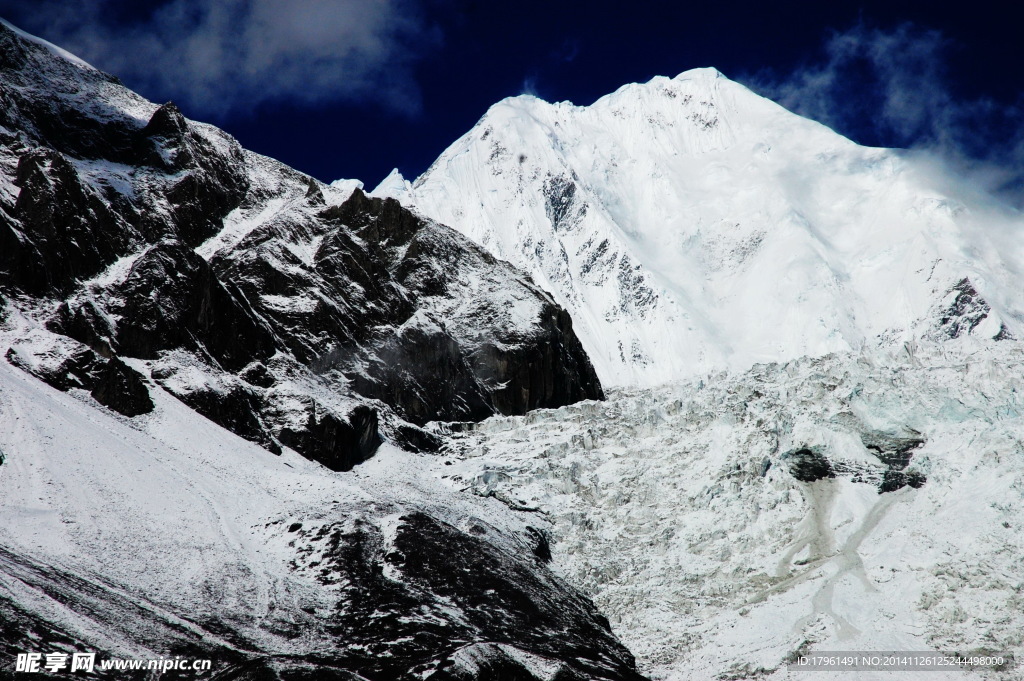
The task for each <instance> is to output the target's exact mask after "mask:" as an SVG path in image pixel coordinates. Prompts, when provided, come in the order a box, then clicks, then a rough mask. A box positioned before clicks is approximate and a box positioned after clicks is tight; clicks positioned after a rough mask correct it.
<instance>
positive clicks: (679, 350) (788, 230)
mask: <svg viewBox="0 0 1024 681" xmlns="http://www.w3.org/2000/svg"><path fill="white" fill-rule="evenodd" d="M925 170H929V169H928V168H926V167H925V166H924V165H923V164H922V162H921V161H920V160H919V159H918V158H917V157H915V156H912V155H908V154H906V153H904V152H899V151H893V150H887V149H874V148H867V147H861V146H859V145H857V144H855V143H853V142H851V141H850V140H848V139H846V138H845V137H843V136H841V135H839V134H837V133H835V132H834V131H832V130H830V129H829V128H827V127H826V126H824V125H821V124H819V123H817V122H814V121H811V120H808V119H805V118H802V117H800V116H797V115H796V114H793V113H792V112H789V111H787V110H786V109H784V108H783V107H781V106H779V105H778V104H775V103H774V102H771V101H769V100H767V99H765V98H763V97H760V96H759V95H757V94H755V93H754V92H752V91H751V90H749V89H748V88H746V87H745V86H743V85H741V84H739V83H736V82H734V81H731V80H729V79H728V78H726V77H725V76H723V75H721V73H719V72H718V71H717V70H715V69H694V70H691V71H685V72H683V73H681V74H680V75H678V76H677V77H675V78H671V79H670V78H665V77H657V78H654V79H652V80H650V81H649V82H647V83H642V84H631V85H626V86H624V87H622V88H620V89H618V90H617V91H615V92H613V93H611V94H609V95H606V96H605V97H602V98H601V99H599V100H597V101H596V102H594V103H593V104H592V105H590V106H575V105H573V104H570V103H567V102H561V103H557V104H550V103H547V102H544V101H543V100H539V99H537V98H535V97H527V96H520V97H514V98H509V99H506V100H503V101H501V102H499V103H497V104H495V105H494V106H492V107H491V108H490V109H489V110H488V111H487V113H486V114H485V115H484V116H483V118H481V120H480V121H479V122H478V123H477V125H476V126H474V127H473V129H472V130H470V131H469V132H468V133H467V134H466V135H464V136H463V137H462V138H460V139H459V140H457V141H456V142H455V143H453V144H452V146H451V147H449V149H448V150H446V151H445V152H444V153H443V154H442V155H441V157H440V158H438V160H437V161H436V162H435V163H434V164H433V165H432V166H431V167H430V168H429V169H428V170H427V172H426V173H424V174H423V175H422V176H421V177H419V178H418V179H417V180H416V181H415V182H413V183H412V185H411V187H410V186H408V184H407V183H405V182H404V180H402V182H401V183H392V182H389V183H387V184H386V185H385V184H382V186H381V187H379V188H378V190H377V191H378V192H380V193H381V194H383V195H390V196H393V197H395V198H398V199H399V200H400V201H402V202H403V203H405V204H407V205H411V206H414V207H415V208H416V209H417V210H418V211H419V212H421V213H423V214H425V215H428V216H430V217H432V218H434V219H436V220H437V221H439V222H442V223H444V224H448V225H452V226H454V227H455V228H456V229H458V230H460V231H462V232H463V233H464V234H466V235H467V236H469V237H470V238H471V239H473V240H475V241H476V242H478V243H480V244H482V245H483V246H484V247H485V248H487V249H488V250H490V251H491V252H492V253H493V254H494V255H496V256H497V257H499V258H503V259H506V260H509V261H511V262H512V263H514V264H516V265H518V266H519V267H522V268H523V269H525V270H527V271H529V272H530V273H531V275H532V276H533V278H534V279H535V281H537V282H538V283H539V284H540V285H541V286H542V287H543V288H545V289H547V290H548V291H550V292H551V293H552V294H553V295H554V296H555V298H556V299H557V300H558V301H559V302H560V303H561V304H562V305H564V306H565V307H567V308H568V309H569V310H570V312H571V313H572V314H573V318H574V323H575V325H576V327H577V328H578V329H579V330H580V332H581V337H582V339H583V341H584V344H585V346H586V348H587V350H588V352H589V353H590V355H591V357H592V359H593V361H594V364H595V366H596V367H597V369H598V372H599V375H600V376H601V379H602V381H603V382H605V383H606V384H611V385H651V384H657V383H661V382H663V381H665V380H669V379H673V378H681V377H686V376H691V375H694V374H695V373H697V372H701V371H706V370H710V369H712V368H724V367H731V368H737V369H741V368H745V367H749V366H750V365H751V364H753V363H755V362H764V361H784V360H788V359H792V358H795V357H800V356H803V355H820V354H825V353H828V352H834V351H846V350H850V349H856V348H858V347H860V346H862V345H864V344H877V343H894V342H896V343H898V342H902V341H906V340H911V339H915V338H919V337H925V336H927V337H933V336H936V335H938V336H942V335H943V334H944V333H946V332H945V331H943V330H942V329H947V330H948V329H949V328H952V327H950V326H949V324H948V320H947V321H945V322H944V321H943V320H944V319H946V318H947V317H949V314H947V313H948V311H949V305H950V304H952V303H949V301H948V300H947V299H955V298H956V296H957V295H959V294H958V293H957V292H956V291H957V290H958V289H957V286H958V285H959V283H960V282H961V281H962V280H965V279H966V280H967V281H969V282H970V286H971V287H972V289H973V290H974V294H973V295H974V298H977V299H980V300H982V301H983V302H984V305H985V309H986V310H987V312H986V313H985V314H986V319H988V320H989V321H988V323H986V324H984V325H981V324H980V323H979V324H977V325H974V326H971V325H970V324H968V325H966V326H963V325H961V326H957V327H956V328H963V329H967V330H968V331H967V334H968V335H969V336H974V335H978V334H987V333H988V331H989V330H990V328H989V327H991V326H994V328H996V329H997V333H996V334H995V335H998V333H1001V329H1003V328H1004V327H1005V328H1006V332H1005V334H1004V336H1003V337H1005V335H1006V334H1010V335H1019V328H1018V327H1020V325H1021V322H1020V320H1021V319H1024V309H1022V308H1020V305H1019V304H1018V303H1017V302H1015V297H1014V296H1013V295H1012V291H1014V290H1016V286H1015V284H1014V282H1015V281H1017V279H1016V277H1017V276H1018V275H1017V274H1015V273H1019V272H1021V271H1024V267H1022V265H1024V252H1021V249H1020V248H1019V247H1018V246H1015V245H1014V244H1016V243H1019V239H1017V238H1016V235H1019V234H1020V233H1021V232H1022V231H1024V220H1022V219H1021V218H1020V216H1014V215H1009V214H1002V213H1001V214H999V215H995V213H994V212H993V211H992V209H991V207H990V206H987V205H984V202H979V201H976V200H974V199H972V198H971V197H970V196H968V195H966V194H965V195H964V196H959V195H958V194H956V193H954V192H955V187H954V188H953V189H952V190H951V186H949V185H948V184H947V185H944V184H943V183H941V182H936V181H935V177H934V173H930V172H924V171H925ZM391 186H393V187H394V188H393V189H389V187H391ZM995 212H998V211H995ZM993 220H995V221H996V222H998V223H999V225H1000V228H999V229H998V230H997V229H992V228H990V224H992V221H993ZM1000 239H1002V241H999V240H1000ZM951 297H952V298H951ZM944 301H945V302H944ZM986 337H988V338H990V337H991V335H987V336H986Z"/></svg>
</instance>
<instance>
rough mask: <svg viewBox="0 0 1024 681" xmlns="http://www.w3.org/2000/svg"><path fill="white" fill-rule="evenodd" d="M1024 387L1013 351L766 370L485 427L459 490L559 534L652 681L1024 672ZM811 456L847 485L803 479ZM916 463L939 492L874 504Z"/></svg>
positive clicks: (560, 560)
mask: <svg viewBox="0 0 1024 681" xmlns="http://www.w3.org/2000/svg"><path fill="white" fill-rule="evenodd" d="M1022 373H1024V348H1022V347H1021V346H1020V345H1019V344H1017V343H990V344H988V345H984V346H972V345H970V344H957V345H950V344H947V345H946V346H927V347H922V346H914V345H908V346H906V347H904V348H901V349H900V350H898V351H893V352H885V351H865V352H863V353H853V354H850V353H844V354H831V355H827V356H825V357H821V358H817V359H807V358H804V359H800V360H795V361H792V362H787V363H783V364H762V365H757V366H755V367H754V368H752V369H750V370H749V371H746V372H739V373H724V372H723V373H713V374H709V375H706V376H704V377H702V378H700V379H696V380H694V381H690V382H682V383H675V384H671V385H666V386H662V387H659V388H655V389H625V390H619V391H616V392H614V393H612V394H611V395H610V396H609V399H608V401H607V402H603V403H601V402H585V403H580V404H577V405H573V406H569V407H564V408H561V409H557V410H542V411H537V412H533V413H531V414H528V415H526V416H523V417H513V418H492V419H488V420H487V421H485V422H483V423H481V424H480V425H479V426H477V427H475V428H473V429H472V431H471V432H469V433H466V434H464V435H463V436H462V437H461V438H459V439H458V440H456V442H457V444H456V445H455V446H454V448H453V450H454V451H455V452H457V453H458V456H459V458H460V460H459V462H458V463H457V465H455V466H454V467H453V468H452V469H450V470H454V471H455V473H454V474H451V473H449V475H452V477H451V478H450V479H451V480H452V481H453V483H454V484H456V485H457V486H460V487H464V488H467V489H469V490H471V491H473V492H475V493H477V494H481V495H485V496H494V497H496V498H499V499H504V500H506V501H507V502H508V503H509V504H510V505H512V506H515V507H519V508H529V509H536V511H535V512H536V514H537V515H538V517H544V518H546V519H547V520H548V522H549V523H550V528H551V532H552V538H553V554H554V562H555V564H556V565H557V566H559V567H560V569H561V570H562V571H563V572H564V574H565V575H566V577H567V578H568V579H569V580H570V581H571V582H572V583H574V584H577V585H579V586H580V587H581V588H582V589H584V591H585V592H587V593H588V594H590V595H591V596H592V597H593V598H594V599H595V602H596V603H597V604H598V606H599V607H600V608H601V609H602V611H603V612H605V614H606V615H607V616H608V617H609V619H610V620H611V622H612V625H613V628H614V629H615V631H616V633H618V634H619V636H621V638H622V639H623V641H624V642H625V643H626V644H627V645H628V646H629V647H630V649H631V650H632V651H633V652H634V653H635V654H636V655H637V658H638V662H639V663H640V668H641V670H642V671H644V672H645V673H649V674H651V675H652V677H653V678H655V679H692V680H694V681H697V680H701V679H711V678H730V679H741V678H815V679H817V678H831V677H830V675H828V674H822V673H821V672H818V673H816V674H815V673H795V672H788V671H787V670H786V665H787V661H789V660H791V659H792V658H793V657H794V656H795V655H797V654H798V653H802V652H807V651H809V650H816V651H857V650H865V651H868V650H875V651H877V650H908V651H925V650H942V651H961V652H966V651H1010V652H1016V654H1017V655H1018V656H1020V655H1021V654H1022V653H1024V562H1022V561H1021V556H1024V533H1022V532H1021V529H1022V526H1024V444H1022V443H1024V418H1022V415H1024V400H1022V396H1021V394H1020V392H1019V387H1020V382H1019V380H1018V377H1019V376H1021V375H1022ZM808 448H810V449H813V450H815V451H817V452H820V454H821V456H822V458H824V459H825V460H827V461H828V463H829V465H830V467H831V469H832V472H833V473H832V474H833V475H834V477H823V478H821V479H818V480H814V481H810V482H802V481H800V480H798V479H797V477H795V474H794V471H796V474H797V475H799V474H800V471H799V470H798V469H795V468H794V466H795V460H794V456H793V455H794V453H795V452H798V451H800V450H805V449H808ZM901 448H902V449H906V448H909V453H910V459H909V464H908V465H906V466H905V467H904V468H902V469H901V470H902V471H903V472H905V473H914V474H916V475H919V476H922V477H924V478H926V481H925V482H923V484H921V486H920V487H918V488H914V487H912V486H909V485H906V486H903V487H900V488H899V489H896V490H894V491H887V492H885V493H880V492H879V485H880V484H881V482H882V481H883V479H884V474H885V471H886V470H887V466H886V464H885V463H884V461H883V459H885V458H889V459H890V461H891V460H892V457H891V456H889V454H891V452H892V450H898V449H901ZM879 450H880V451H879ZM898 467H899V465H898V464H897V466H896V468H898ZM890 470H891V469H890ZM804 472H806V471H804ZM805 477H806V476H805ZM897 477H898V476H897ZM891 478H892V473H890V479H891ZM1019 674H1020V671H1019V670H1014V671H1004V672H1001V673H999V672H994V673H990V674H989V675H986V674H980V675H978V676H973V675H972V676H968V678H979V677H980V678H1002V679H1016V678H1022V677H1021V676H1020V675H1019ZM855 675H856V677H857V678H858V679H870V678H877V679H890V678H894V675H893V674H892V673H876V674H875V675H874V676H872V674H871V673H868V672H857V673H855ZM841 676H842V674H839V675H837V676H836V678H839V677H841ZM843 678H845V677H843ZM927 678H935V679H940V678H949V679H953V678H964V676H962V673H961V672H955V673H952V672H951V673H949V674H943V673H936V672H931V673H929V675H928V676H927Z"/></svg>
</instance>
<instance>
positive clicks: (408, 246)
mask: <svg viewBox="0 0 1024 681" xmlns="http://www.w3.org/2000/svg"><path fill="white" fill-rule="evenodd" d="M0 78H2V79H3V81H4V83H5V84H8V85H10V86H11V87H9V88H5V90H4V95H3V96H4V97H5V98H6V99H5V103H6V104H8V105H9V106H8V107H7V108H6V109H5V110H4V112H3V113H2V114H0V124H2V125H3V126H4V128H5V129H6V130H8V131H17V133H16V134H9V133H4V135H6V136H3V137H0V156H2V159H0V160H3V161H4V163H3V164H0V169H3V168H6V169H7V171H8V172H9V173H12V174H11V175H10V176H8V177H7V178H6V181H8V182H10V183H11V185H12V186H14V187H16V188H17V189H18V191H17V193H16V198H15V200H13V202H9V203H5V202H3V201H0V289H4V290H7V291H10V292H13V293H15V294H16V295H17V296H21V297H19V300H21V301H22V303H19V304H24V301H25V298H24V295H25V294H28V295H30V296H33V297H35V298H36V299H37V300H38V301H39V304H40V309H42V310H45V312H44V313H43V314H42V315H40V316H41V317H42V319H43V321H44V322H45V324H46V328H48V329H49V330H50V331H52V332H54V333H57V334H61V335H62V336H66V337H68V338H73V339H75V340H77V341H79V342H81V343H82V344H84V345H85V346H87V347H88V348H89V349H91V353H92V354H88V353H85V354H83V352H84V351H82V350H81V349H80V348H79V349H76V350H75V354H74V356H69V357H67V358H66V360H67V361H66V363H65V364H64V365H63V366H62V365H61V364H60V362H56V363H55V362H54V361H48V362H45V363H44V364H46V370H45V371H42V370H41V369H39V366H36V369H35V371H36V373H37V374H40V375H41V373H45V374H46V380H47V381H48V382H50V383H51V384H52V385H54V386H55V387H58V388H60V389H63V390H67V389H69V388H72V387H82V388H85V389H88V390H93V389H94V388H96V385H95V380H96V376H95V375H94V374H95V367H92V366H91V365H89V363H90V362H94V363H95V362H100V361H101V360H100V358H106V359H108V360H111V359H112V358H115V357H132V358H138V359H142V360H147V361H150V362H155V363H157V364H159V365H160V371H163V372H165V375H167V376H169V375H171V374H172V373H173V374H175V379H174V380H173V381H166V380H162V379H161V380H159V385H161V386H162V387H164V388H165V389H166V390H168V391H169V392H171V394H173V395H174V396H175V397H177V398H179V399H181V400H182V401H183V402H185V403H186V404H188V405H189V406H190V407H192V408H193V409H195V410H196V411H198V412H199V413H201V414H203V415H204V416H206V417H208V418H210V419H211V420H213V421H215V422H216V423H218V424H221V425H223V426H224V427H226V428H228V429H230V430H232V431H234V432H235V433H237V434H239V435H241V436H242V437H245V438H247V439H249V440H252V441H254V442H257V443H260V444H261V445H263V446H265V447H267V448H268V449H271V450H272V451H280V447H281V445H284V446H292V447H295V448H296V449H297V450H298V451H300V452H301V453H302V454H303V455H304V456H307V457H309V458H311V459H313V460H316V461H320V462H322V463H324V464H325V465H328V466H329V467H331V468H334V469H336V470H345V469H348V468H350V467H351V466H352V465H354V464H355V463H358V462H360V461H363V460H365V459H366V458H367V457H368V456H371V455H372V454H373V451H374V450H375V449H376V446H377V444H378V443H379V442H380V440H381V435H384V436H387V437H390V438H392V439H394V440H395V441H397V442H399V443H401V444H404V445H407V446H410V447H412V448H414V449H417V450H421V451H424V450H433V449H437V447H438V442H437V439H436V437H435V436H432V435H430V434H429V433H426V432H425V431H422V430H420V429H418V428H416V427H415V426H419V425H423V424H425V423H427V422H428V421H432V420H466V421H469V420H480V419H482V418H485V417H487V416H489V415H491V414H494V413H503V414H519V413H524V412H525V411H527V410H530V409H534V408H538V407H557V406H560V405H563V404H567V403H570V402H574V401H578V400H581V399H588V398H590V399H596V398H601V397H602V392H601V386H600V384H599V382H598V380H597V377H596V374H595V372H594V370H593V368H592V367H591V365H590V362H589V360H588V358H587V357H586V354H585V353H584V351H583V349H582V346H581V345H580V343H579V341H578V340H577V338H576V336H575V334H574V333H573V331H572V324H571V321H570V319H569V317H568V315H567V314H566V313H565V312H564V311H563V310H561V309H559V308H558V307H557V306H555V304H554V303H553V302H552V301H551V299H550V298H549V297H548V296H547V295H546V294H544V293H543V292H542V291H540V290H539V289H537V288H536V287H535V286H534V285H533V284H532V283H531V282H530V281H529V280H528V279H527V278H526V277H525V276H524V275H522V274H521V273H520V272H518V271H516V270H514V269H513V268H512V267H511V266H509V265H508V264H506V263H503V262H498V261H496V260H494V259H493V258H492V257H491V256H489V255H488V254H486V253H485V252H484V251H483V250H482V249H479V248H478V247H476V246H475V245H473V244H472V243H470V242H469V241H467V240H466V239H465V238H463V237H462V236H460V235H458V234H457V233H455V232H454V231H452V230H449V229H447V228H445V227H442V226H440V225H436V224H434V223H432V222H429V221H425V220H423V219H421V218H419V217H417V216H416V215H414V214H412V213H411V212H409V211H408V210H406V209H404V208H403V207H402V206H400V205H399V204H398V203H397V202H395V201H393V200H388V201H382V200H379V199H372V198H369V197H367V196H366V195H365V194H363V193H362V192H361V191H358V190H357V191H355V192H354V193H353V194H352V195H351V197H349V198H348V200H346V201H341V200H339V198H338V196H337V193H334V194H330V193H329V192H327V189H328V188H325V187H323V186H322V185H320V184H319V183H317V182H316V181H315V180H312V179H311V178H308V177H306V176H303V175H301V174H300V173H297V172H295V171H294V170H291V169H289V168H286V167H284V166H282V165H280V164H277V163H275V162H273V161H270V160H269V159H264V158H262V157H258V156H255V155H253V154H249V153H247V152H245V151H244V150H242V149H241V147H239V146H238V144H237V142H235V141H234V140H233V139H231V138H230V137H228V136H227V135H225V134H224V133H223V132H221V131H219V130H216V129H215V128H212V127H210V126H205V125H203V124H200V123H195V122H193V121H189V120H188V119H186V118H185V117H184V116H183V115H182V113H181V111H180V110H179V109H178V108H177V107H176V106H175V105H174V104H173V103H167V104H164V105H163V106H155V105H153V104H150V103H149V102H146V101H145V100H142V99H141V98H139V97H138V96H136V95H135V94H133V93H131V92H130V91H128V90H126V89H124V88H123V87H122V86H121V85H120V84H119V83H118V82H117V81H116V79H112V78H111V77H109V76H107V75H105V74H102V73H100V72H98V71H95V70H93V69H90V68H89V67H86V66H83V65H80V64H74V63H71V62H67V61H65V60H63V59H62V58H59V57H57V56H55V55H53V54H52V53H51V52H50V51H49V50H48V49H47V48H46V47H45V46H42V45H39V44H36V43H32V42H30V41H26V40H23V39H21V38H19V37H18V36H17V35H15V34H14V33H13V32H11V31H10V30H8V29H6V28H0ZM325 192H326V193H325ZM232 211H235V213H232ZM229 216H234V217H229ZM226 219H228V220H229V221H232V222H231V224H230V225H229V224H227V223H226V222H225V220H226ZM239 224H244V225H245V229H244V230H241V231H239V232H238V235H237V236H226V235H229V234H231V233H232V230H233V229H236V230H237V229H238V228H237V225H239ZM231 225H236V227H232V226H231ZM211 239H212V240H211ZM207 240H211V241H210V242H209V243H204V242H207ZM197 247H198V248H197ZM53 303H57V304H56V305H54V304H53ZM30 305H31V303H30ZM272 359H273V362H271V360H272ZM14 360H15V361H16V360H17V357H15V358H14ZM87 360H88V361H87ZM118 361H119V362H120V360H118ZM37 364H38V363H37ZM271 364H273V365H274V367H273V368H271ZM22 365H24V363H23V364H22ZM22 365H19V366H22ZM87 365H88V366H87ZM171 365H175V366H177V367H178V368H181V369H187V371H186V370H183V371H177V372H176V371H174V366H171ZM40 366H41V365H40ZM113 366H118V367H120V366H122V364H117V365H113ZM126 369H127V367H126ZM197 370H198V371H197ZM61 372H64V373H63V374H61ZM223 372H228V373H229V374H234V375H236V376H237V377H238V378H240V379H241V380H242V381H244V382H245V386H242V385H240V384H238V382H237V381H231V380H228V379H227V378H225V377H224V376H223ZM109 373H110V372H108V374H109ZM115 373H116V376H117V377H120V378H118V379H117V380H124V381H128V380H129V379H127V378H125V377H126V376H130V375H131V374H127V373H124V371H120V372H115ZM104 375H105V376H107V374H104ZM203 375H205V378H204V377H203ZM114 376H115V374H110V375H109V376H107V378H110V380H115V379H114ZM282 376H284V377H285V378H286V380H288V381H289V383H288V385H293V384H295V382H296V381H297V382H298V384H300V385H301V386H305V387H301V388H299V392H302V391H303V390H314V391H326V393H328V394H331V395H334V396H336V397H342V398H344V400H343V401H344V405H342V404H341V403H337V404H334V402H337V400H335V399H334V398H331V399H329V400H328V402H331V403H332V404H333V406H327V405H326V404H321V406H320V408H319V411H317V413H315V414H314V413H309V414H307V415H306V417H305V418H302V419H300V420H298V421H297V420H296V419H295V418H293V416H294V414H293V411H294V404H293V403H294V400H292V397H294V395H292V393H293V392H294V390H292V389H291V388H288V389H286V390H285V392H286V393H287V394H288V395H290V396H291V397H289V398H288V399H287V400H285V401H286V402H287V404H282V403H281V402H282V400H283V399H284V398H283V397H282V393H281V391H279V390H278V389H277V385H278V381H279V380H281V378H282ZM154 377H155V376H154ZM186 377H191V378H186ZM189 381H192V382H193V383H194V385H189V384H188V382H189ZM129 382H130V383H131V385H132V386H134V388H133V389H135V390H136V392H137V388H138V387H139V385H142V384H139V383H137V382H133V381H129ZM209 384H216V385H218V386H220V387H219V388H218V389H217V390H213V389H210V388H209ZM128 385H129V383H125V384H124V386H125V387H127V386H128ZM104 386H105V387H104V389H101V390H99V392H97V393H96V395H97V396H99V397H101V398H102V400H105V401H106V402H105V403H108V404H110V405H114V404H121V403H120V402H119V401H118V400H117V399H115V398H114V397H113V393H112V392H111V391H110V389H109V386H107V384H104ZM246 386H247V387H246ZM138 395H141V393H138ZM126 399H127V400H128V402H126V403H124V404H122V405H121V406H123V408H124V409H126V410H127V411H126V413H127V412H131V413H135V412H137V411H138V410H139V409H144V408H146V405H145V403H144V401H142V400H141V399H137V398H136V397H129V398H126ZM317 401H319V402H323V400H320V399H319V398H317V399H315V400H313V401H309V404H313V402H317ZM129 403H131V404H132V405H134V406H129ZM360 403H363V404H362V405H361V404H360ZM139 413H141V412H139ZM369 414H373V415H374V416H373V418H370V417H369V416H368V415H369ZM371 426H373V427H378V426H379V429H378V431H377V432H375V433H368V432H366V428H368V427H371Z"/></svg>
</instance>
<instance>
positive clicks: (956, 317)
mask: <svg viewBox="0 0 1024 681" xmlns="http://www.w3.org/2000/svg"><path fill="white" fill-rule="evenodd" d="M990 314H992V308H991V307H990V306H989V304H988V303H987V302H986V301H985V299H984V298H983V297H982V296H981V294H980V293H978V291H977V289H975V288H974V284H972V283H971V280H970V279H968V278H967V277H964V278H963V279H961V280H960V281H958V282H957V283H955V284H954V285H953V286H951V287H950V289H949V291H948V292H947V295H946V303H945V307H944V308H943V309H941V310H940V311H939V320H938V326H939V333H940V334H941V335H942V336H944V337H946V338H960V337H961V336H967V335H970V334H972V333H973V332H974V330H975V329H976V328H977V327H978V325H979V324H981V323H982V322H983V321H985V319H987V318H988V316H989V315H990ZM1012 337H1013V335H1012V334H1011V333H1010V331H1009V330H1008V329H1007V328H1006V325H1005V324H1002V325H1000V329H999V332H998V333H996V335H995V336H993V338H994V339H995V340H1004V339H1007V338H1012Z"/></svg>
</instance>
